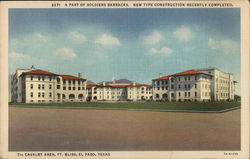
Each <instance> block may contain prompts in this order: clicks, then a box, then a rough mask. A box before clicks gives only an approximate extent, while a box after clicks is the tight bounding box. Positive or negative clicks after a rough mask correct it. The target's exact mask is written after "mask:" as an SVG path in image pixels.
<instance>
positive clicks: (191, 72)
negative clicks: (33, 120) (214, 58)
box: [172, 70, 204, 76]
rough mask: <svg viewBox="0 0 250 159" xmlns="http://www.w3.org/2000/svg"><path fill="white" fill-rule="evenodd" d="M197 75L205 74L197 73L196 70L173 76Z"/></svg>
mask: <svg viewBox="0 0 250 159" xmlns="http://www.w3.org/2000/svg"><path fill="white" fill-rule="evenodd" d="M195 74H204V73H203V72H200V71H196V70H188V71H184V72H180V73H176V74H173V75H172V76H183V75H195Z"/></svg>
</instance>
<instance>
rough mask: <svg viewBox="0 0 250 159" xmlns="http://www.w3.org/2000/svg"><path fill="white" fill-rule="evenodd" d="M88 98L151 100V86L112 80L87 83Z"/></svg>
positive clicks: (101, 99)
mask: <svg viewBox="0 0 250 159" xmlns="http://www.w3.org/2000/svg"><path fill="white" fill-rule="evenodd" d="M87 92H88V100H94V101H125V100H127V101H129V100H131V101H139V100H152V98H153V91H152V86H151V85H147V84H138V83H136V82H131V81H128V80H127V81H126V82H121V80H113V81H112V82H102V83H99V84H89V85H87Z"/></svg>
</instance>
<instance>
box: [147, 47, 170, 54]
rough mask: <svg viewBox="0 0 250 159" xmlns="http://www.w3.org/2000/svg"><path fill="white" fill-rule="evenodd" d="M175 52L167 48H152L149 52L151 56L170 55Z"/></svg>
mask: <svg viewBox="0 0 250 159" xmlns="http://www.w3.org/2000/svg"><path fill="white" fill-rule="evenodd" d="M172 52H173V50H172V49H170V48H167V47H162V48H161V49H156V48H151V49H150V50H149V53H150V54H155V55H157V54H158V55H169V54H171V53H172Z"/></svg>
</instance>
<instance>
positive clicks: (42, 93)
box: [10, 69, 153, 103]
mask: <svg viewBox="0 0 250 159" xmlns="http://www.w3.org/2000/svg"><path fill="white" fill-rule="evenodd" d="M123 81H124V80H123ZM123 81H119V80H113V81H112V82H102V83H99V84H94V83H92V84H87V81H86V79H84V78H81V76H80V75H79V76H78V77H76V76H71V75H61V74H55V73H52V72H48V71H44V70H39V69H17V70H16V73H15V74H14V75H13V76H11V98H10V99H12V101H11V102H14V103H54V102H84V101H128V100H131V101H138V100H152V98H153V91H152V86H150V85H147V84H138V83H136V82H132V81H129V80H125V81H124V82H123Z"/></svg>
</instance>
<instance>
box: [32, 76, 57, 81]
mask: <svg viewBox="0 0 250 159" xmlns="http://www.w3.org/2000/svg"><path fill="white" fill-rule="evenodd" d="M34 79H36V77H33V76H30V80H31V81H33V80H34ZM37 79H38V81H45V76H38V77H37ZM52 79H55V77H51V76H49V81H52Z"/></svg>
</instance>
